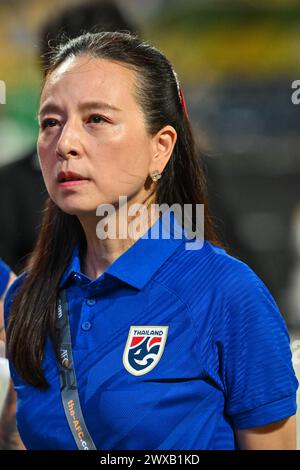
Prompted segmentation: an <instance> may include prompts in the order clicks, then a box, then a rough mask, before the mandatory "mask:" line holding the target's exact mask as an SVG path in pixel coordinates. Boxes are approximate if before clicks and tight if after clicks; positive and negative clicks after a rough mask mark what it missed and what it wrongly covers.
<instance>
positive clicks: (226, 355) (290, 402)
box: [220, 262, 298, 429]
mask: <svg viewBox="0 0 300 470" xmlns="http://www.w3.org/2000/svg"><path fill="white" fill-rule="evenodd" d="M239 263H240V264H239V265H238V269H237V271H236V272H235V274H234V275H231V276H230V275H229V276H228V283H227V285H228V287H227V289H226V294H225V296H226V301H225V302H224V310H225V311H224V310H223V314H222V319H221V321H220V324H222V330H223V333H222V340H221V371H222V372H221V374H222V379H223V383H224V388H225V393H226V412H227V414H228V416H229V417H230V418H231V420H232V423H233V426H234V427H235V428H236V429H246V428H251V427H256V426H263V425H266V424H269V423H272V422H275V421H279V420H281V419H284V418H287V417H289V416H292V415H294V414H295V413H296V409H297V406H296V392H297V388H298V381H297V378H296V375H295V372H294V368H293V363H292V353H291V348H290V338H289V333H288V330H287V326H286V323H285V321H284V319H283V317H282V315H281V313H280V311H279V308H278V306H277V304H276V302H275V300H274V298H273V297H272V295H271V293H270V291H269V290H268V288H267V287H266V285H265V284H264V283H263V281H262V280H261V279H260V278H259V277H258V276H257V275H256V274H255V273H254V271H252V269H251V268H250V267H249V266H248V265H246V264H245V263H242V262H239Z"/></svg>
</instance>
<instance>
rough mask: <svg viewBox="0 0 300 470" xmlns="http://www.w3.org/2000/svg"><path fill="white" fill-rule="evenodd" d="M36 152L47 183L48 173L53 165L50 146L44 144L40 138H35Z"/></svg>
mask: <svg viewBox="0 0 300 470" xmlns="http://www.w3.org/2000/svg"><path fill="white" fill-rule="evenodd" d="M37 153H38V156H39V161H40V166H41V170H42V174H43V177H44V180H45V183H46V184H47V183H48V180H49V178H50V174H51V173H52V170H53V167H54V165H55V158H54V156H53V151H52V148H50V147H49V145H46V144H45V143H44V142H43V141H42V139H38V140H37Z"/></svg>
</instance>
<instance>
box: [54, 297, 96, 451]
mask: <svg viewBox="0 0 300 470" xmlns="http://www.w3.org/2000/svg"><path fill="white" fill-rule="evenodd" d="M56 329H57V332H58V334H59V346H60V359H61V360H60V361H59V363H58V370H59V377H60V393H61V398H62V402H63V405H64V410H65V415H66V418H67V421H68V424H69V427H70V430H71V432H72V434H73V437H74V439H75V442H76V445H77V447H78V449H79V450H96V447H95V444H94V442H93V439H92V438H91V436H90V434H89V432H88V429H87V427H86V424H85V421H84V418H83V414H82V410H81V406H80V401H79V395H78V388H77V381H76V374H75V368H74V361H73V353H72V340H71V331H70V323H69V315H68V302H67V295H66V291H65V290H61V291H60V293H59V298H58V304H57V316H56Z"/></svg>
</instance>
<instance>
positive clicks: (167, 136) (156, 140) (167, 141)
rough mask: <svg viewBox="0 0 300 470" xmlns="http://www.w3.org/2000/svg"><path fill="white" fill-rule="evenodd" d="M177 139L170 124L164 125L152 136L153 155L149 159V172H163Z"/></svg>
mask: <svg viewBox="0 0 300 470" xmlns="http://www.w3.org/2000/svg"><path fill="white" fill-rule="evenodd" d="M176 140H177V132H176V130H175V129H174V127H172V126H169V125H168V126H165V127H163V128H162V129H160V130H159V131H158V132H157V134H155V136H154V137H153V141H152V144H153V157H152V159H151V161H150V167H149V174H150V173H152V171H154V170H158V171H159V172H160V173H162V172H163V170H164V168H165V166H166V165H167V163H168V161H169V159H170V157H171V155H172V152H173V149H174V146H175V143H176Z"/></svg>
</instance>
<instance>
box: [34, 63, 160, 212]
mask: <svg viewBox="0 0 300 470" xmlns="http://www.w3.org/2000/svg"><path fill="white" fill-rule="evenodd" d="M135 80H136V75H135V73H134V71H132V70H129V69H128V68H126V67H125V66H122V65H121V64H119V63H115V62H110V61H108V60H103V59H98V58H92V57H89V56H87V55H85V56H78V57H72V58H70V59H67V60H66V61H65V62H64V63H62V64H61V65H60V66H59V67H58V68H57V69H56V70H54V71H53V72H52V73H51V74H50V76H49V77H48V78H47V81H46V83H45V86H44V89H43V91H42V95H41V100H40V110H39V123H40V129H39V136H38V141H37V150H38V155H39V159H40V164H41V169H42V173H43V177H44V180H45V184H46V187H47V190H48V193H49V195H50V197H51V199H52V200H53V201H54V202H55V203H56V204H57V205H58V206H59V207H60V208H61V209H62V210H63V211H65V212H67V213H69V214H73V215H87V214H93V215H95V211H96V208H97V206H99V205H100V204H106V203H110V204H115V205H118V200H119V196H121V195H123V196H127V197H128V203H130V201H133V202H142V201H143V200H144V198H145V196H146V195H147V191H146V190H145V187H144V186H145V181H146V179H147V176H148V175H149V173H150V172H151V171H153V170H154V169H158V170H161V168H157V167H155V166H154V167H153V157H154V154H155V152H156V150H157V146H156V145H157V142H156V143H155V141H154V139H153V138H151V136H149V135H148V134H147V132H146V128H145V121H144V115H143V113H142V110H141V109H140V107H139V105H138V104H137V102H136V99H135V96H134V87H135ZM151 165H152V166H151ZM68 172H69V173H68ZM148 181H149V180H148ZM148 192H149V190H148Z"/></svg>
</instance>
